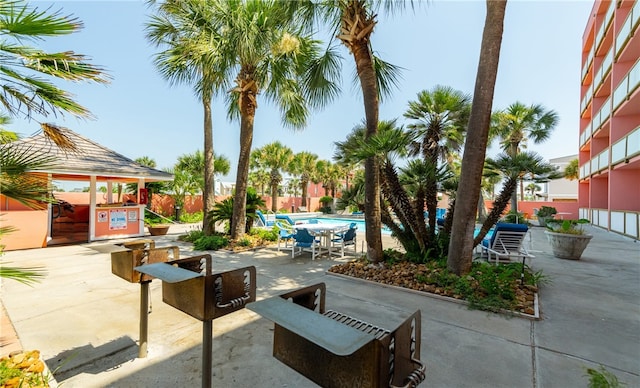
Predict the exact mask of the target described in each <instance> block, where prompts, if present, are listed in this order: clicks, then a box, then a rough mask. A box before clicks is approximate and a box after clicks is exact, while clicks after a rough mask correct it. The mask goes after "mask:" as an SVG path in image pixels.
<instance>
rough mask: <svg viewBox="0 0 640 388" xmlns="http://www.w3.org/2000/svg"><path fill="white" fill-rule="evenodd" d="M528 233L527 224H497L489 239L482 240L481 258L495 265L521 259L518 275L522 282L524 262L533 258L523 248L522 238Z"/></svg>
mask: <svg viewBox="0 0 640 388" xmlns="http://www.w3.org/2000/svg"><path fill="white" fill-rule="evenodd" d="M528 231H529V227H528V226H527V224H511V223H505V222H499V223H497V224H496V226H495V228H494V230H493V234H492V235H491V237H490V238H485V239H484V240H482V244H481V247H480V248H481V249H482V254H483V256H484V255H486V256H487V260H488V261H489V262H491V259H492V258H493V259H494V260H495V263H496V265H498V263H500V262H510V261H511V259H512V258H515V259H520V258H522V272H521V274H520V279H521V281H522V280H523V279H524V266H525V260H526V259H532V258H534V256H533V255H531V254H529V252H528V251H527V249H526V248H525V246H524V238H525V236H526V235H527V233H528Z"/></svg>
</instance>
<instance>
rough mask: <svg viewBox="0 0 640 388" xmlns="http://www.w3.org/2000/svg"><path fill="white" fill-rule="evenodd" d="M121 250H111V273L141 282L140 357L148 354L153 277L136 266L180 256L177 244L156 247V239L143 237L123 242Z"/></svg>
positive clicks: (131, 281) (130, 281)
mask: <svg viewBox="0 0 640 388" xmlns="http://www.w3.org/2000/svg"><path fill="white" fill-rule="evenodd" d="M122 246H123V247H124V248H125V249H124V250H121V251H116V252H111V273H113V274H114V275H116V276H118V277H120V278H122V279H124V280H126V281H128V282H129V283H140V340H139V341H140V345H139V348H138V357H140V358H144V357H146V356H147V338H148V336H147V332H148V323H149V283H151V280H153V277H151V276H149V275H146V274H143V273H141V272H138V271H136V269H135V268H136V267H138V266H141V265H146V264H150V263H162V262H166V261H168V260H169V259H170V258H173V259H177V258H178V257H180V250H179V249H178V247H176V246H168V247H162V248H156V246H155V241H153V240H150V239H141V240H134V241H130V242H126V243H124V244H122Z"/></svg>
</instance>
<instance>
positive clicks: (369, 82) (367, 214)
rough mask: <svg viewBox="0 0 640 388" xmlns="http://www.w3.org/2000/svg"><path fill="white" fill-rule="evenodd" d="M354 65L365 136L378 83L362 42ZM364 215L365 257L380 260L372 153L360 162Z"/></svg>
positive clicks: (372, 123) (374, 124)
mask: <svg viewBox="0 0 640 388" xmlns="http://www.w3.org/2000/svg"><path fill="white" fill-rule="evenodd" d="M353 56H354V58H355V61H356V69H357V71H358V77H359V78H360V85H361V86H362V96H363V100H364V110H365V118H366V121H367V131H366V136H365V137H366V138H367V139H369V138H370V137H372V136H374V135H375V134H376V133H378V109H379V102H378V85H377V82H376V77H375V71H374V68H373V61H372V58H371V51H370V50H369V46H368V44H367V43H366V42H364V43H363V44H359V45H357V46H355V47H353ZM364 177H365V186H364V198H365V199H364V218H365V224H366V225H365V236H366V239H367V258H368V259H369V260H370V261H371V262H373V263H379V262H381V261H382V260H383V255H382V226H381V222H382V221H381V214H380V168H379V161H378V160H377V159H376V157H375V156H371V157H369V158H367V159H366V160H365V162H364Z"/></svg>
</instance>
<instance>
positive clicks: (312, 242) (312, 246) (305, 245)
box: [291, 229, 320, 260]
mask: <svg viewBox="0 0 640 388" xmlns="http://www.w3.org/2000/svg"><path fill="white" fill-rule="evenodd" d="M293 240H294V241H293V246H292V247H291V258H294V257H295V256H296V254H300V253H302V252H303V251H305V250H306V251H311V260H315V259H316V248H318V251H319V250H320V239H318V238H316V237H315V236H314V235H312V234H311V233H309V231H308V230H307V229H298V230H296V233H295V234H294V235H293ZM296 248H299V250H298V252H297V253H296ZM318 253H320V252H318Z"/></svg>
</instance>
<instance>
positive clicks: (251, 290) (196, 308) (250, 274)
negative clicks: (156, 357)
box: [135, 255, 256, 387]
mask: <svg viewBox="0 0 640 388" xmlns="http://www.w3.org/2000/svg"><path fill="white" fill-rule="evenodd" d="M135 270H136V271H139V272H142V273H144V274H147V275H150V276H153V277H155V278H158V279H161V280H162V301H163V302H165V303H167V304H169V305H171V306H173V307H175V308H176V309H178V310H180V311H182V312H184V313H186V314H188V315H190V316H192V317H194V318H196V319H198V320H200V321H202V323H203V326H202V386H203V387H211V384H212V382H211V365H212V351H213V349H212V348H213V320H214V319H216V318H219V317H222V316H225V315H227V314H230V313H232V312H234V311H237V310H240V309H242V308H244V307H245V305H246V304H247V303H250V302H253V301H255V300H256V268H255V267H253V266H250V267H245V268H239V269H235V270H231V271H226V272H220V273H213V272H212V259H211V255H200V256H193V257H188V258H184V259H177V260H172V261H170V262H167V263H155V264H145V265H141V266H139V267H136V268H135Z"/></svg>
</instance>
